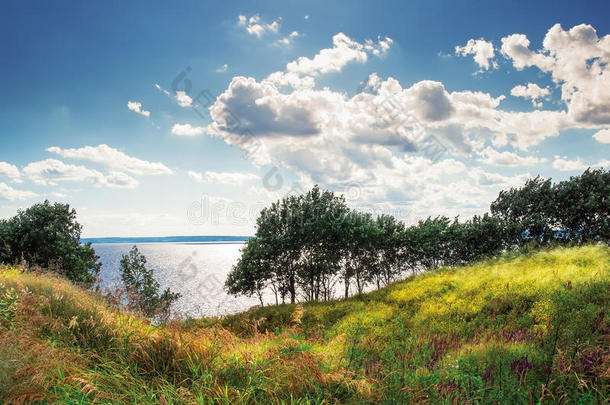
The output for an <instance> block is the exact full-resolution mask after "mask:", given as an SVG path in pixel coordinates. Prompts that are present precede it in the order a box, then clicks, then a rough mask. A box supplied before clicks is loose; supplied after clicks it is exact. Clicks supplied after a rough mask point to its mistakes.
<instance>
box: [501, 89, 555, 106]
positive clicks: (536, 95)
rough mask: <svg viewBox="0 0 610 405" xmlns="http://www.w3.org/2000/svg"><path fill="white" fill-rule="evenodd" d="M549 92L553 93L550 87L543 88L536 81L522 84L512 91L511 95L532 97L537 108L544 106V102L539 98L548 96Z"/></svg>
mask: <svg viewBox="0 0 610 405" xmlns="http://www.w3.org/2000/svg"><path fill="white" fill-rule="evenodd" d="M549 94H551V91H550V90H549V88H548V87H545V88H542V87H540V86H538V85H537V84H536V83H528V84H527V86H523V85H521V84H520V85H518V86H515V87H513V88H512V89H511V91H510V95H511V96H514V97H523V98H526V99H530V100H531V101H532V104H533V105H534V107H537V108H540V107H542V102H541V101H538V100H539V99H541V98H545V97H547V96H548V95H549Z"/></svg>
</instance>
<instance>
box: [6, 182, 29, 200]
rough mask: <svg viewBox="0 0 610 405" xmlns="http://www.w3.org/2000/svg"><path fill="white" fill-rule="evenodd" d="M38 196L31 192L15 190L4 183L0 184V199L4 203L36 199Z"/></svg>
mask: <svg viewBox="0 0 610 405" xmlns="http://www.w3.org/2000/svg"><path fill="white" fill-rule="evenodd" d="M37 196H38V194H36V193H34V192H32V191H25V190H16V189H14V188H13V187H11V186H9V185H8V184H6V183H2V182H0V199H2V200H6V201H20V200H27V199H28V198H34V197H37Z"/></svg>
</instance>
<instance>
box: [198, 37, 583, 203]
mask: <svg viewBox="0 0 610 405" xmlns="http://www.w3.org/2000/svg"><path fill="white" fill-rule="evenodd" d="M388 43H389V41H388ZM528 46H529V44H528ZM373 49H377V50H379V52H380V53H381V52H382V49H383V46H382V45H380V44H377V45H375V48H373ZM510 49H511V50H514V47H513V48H510ZM507 52H509V51H507ZM511 52H512V51H511ZM532 52H533V51H532ZM370 54H373V52H372V51H370V48H369V47H368V45H367V42H366V41H365V43H364V44H361V43H358V42H356V41H353V40H351V39H350V38H348V37H347V36H345V35H344V34H337V35H335V36H334V38H333V47H332V48H329V49H323V50H321V51H319V52H318V53H317V54H316V55H315V56H314V57H313V58H307V57H301V58H298V59H297V60H295V61H294V62H290V63H288V64H287V65H286V69H285V71H280V72H274V73H272V74H270V75H269V76H268V77H267V78H264V79H262V80H256V79H254V78H251V77H250V78H249V77H242V76H236V77H233V79H232V80H231V82H230V84H229V85H228V87H227V89H226V90H225V91H224V92H222V93H221V95H220V96H219V97H218V98H217V99H216V101H215V103H214V104H213V105H212V106H211V107H210V109H209V111H210V116H211V123H210V124H209V125H208V127H207V128H206V132H207V133H209V134H211V135H214V136H217V137H220V138H221V139H223V140H224V141H225V142H226V143H227V144H229V145H234V146H237V147H239V148H240V149H242V150H244V151H245V152H246V153H247V155H248V156H249V158H250V159H251V161H252V162H253V163H254V164H255V165H267V164H275V165H278V166H282V167H286V168H290V169H292V170H294V171H295V172H296V173H297V175H298V176H300V178H301V181H302V182H303V183H304V184H313V183H318V184H321V185H323V186H325V187H327V188H330V189H333V190H335V191H341V189H342V188H344V187H345V185H346V184H352V183H355V184H359V185H361V186H362V187H363V189H366V190H367V191H366V194H367V196H366V197H365V198H364V199H363V202H362V203H363V204H372V203H374V202H375V203H387V201H398V200H403V201H406V202H405V204H406V205H408V207H409V209H410V210H411V211H412V212H415V213H419V212H427V213H429V212H439V213H441V212H462V213H464V212H472V211H476V210H479V209H480V210H486V209H487V203H482V202H484V201H486V202H489V201H490V200H492V199H493V198H494V197H495V196H496V195H497V194H495V193H497V192H498V191H499V190H500V189H501V188H503V187H506V186H507V185H517V184H521V183H522V182H523V181H524V180H525V178H526V177H527V176H528V175H527V174H521V175H518V176H504V175H500V174H497V173H487V172H485V171H484V170H483V169H480V168H479V169H477V170H476V171H475V172H474V173H473V174H472V175H470V176H468V175H464V174H463V172H464V171H465V165H464V164H463V163H461V162H460V161H459V160H456V159H454V158H452V157H451V155H454V156H460V157H470V156H472V155H475V156H477V158H478V159H479V160H480V161H481V162H483V163H486V164H489V165H495V166H507V167H519V166H532V165H537V164H541V163H544V162H545V161H546V159H544V158H542V157H539V156H535V155H532V156H529V155H525V154H520V153H516V152H509V151H503V152H499V151H498V148H501V147H504V146H512V147H513V148H514V149H516V150H522V151H525V150H527V149H528V148H530V147H532V146H534V145H537V144H540V143H541V142H542V141H543V140H545V139H546V138H548V137H553V136H557V135H559V133H560V131H562V130H565V129H569V128H583V127H584V128H587V127H588V124H587V125H583V124H580V123H578V122H575V121H574V119H573V117H572V116H571V115H570V113H569V112H567V111H565V110H561V109H559V110H535V111H527V112H518V111H510V110H505V109H503V108H501V106H500V104H501V103H502V100H504V99H505V96H504V95H501V94H500V95H497V94H496V95H494V94H490V93H485V92H481V91H470V90H462V91H449V90H448V89H447V88H446V87H445V85H444V84H443V83H441V82H438V81H432V80H424V81H420V82H416V83H412V84H409V85H407V86H404V87H403V85H401V83H400V82H399V81H398V80H396V79H394V78H391V77H388V78H385V79H382V78H380V77H379V76H378V75H377V74H371V75H370V76H369V78H367V81H366V90H367V91H361V92H359V93H357V94H355V95H348V94H346V93H345V92H342V91H335V90H333V89H331V88H328V87H323V88H317V87H316V81H317V78H318V77H319V75H321V74H324V73H329V72H337V71H341V70H342V69H343V67H344V66H346V64H348V63H351V62H361V63H363V62H366V61H367V60H368V56H369V55H370ZM331 55H332V56H331ZM532 59H533V60H534V61H536V60H537V58H536V57H535V56H532ZM490 63H491V62H490ZM490 66H491V65H490ZM490 69H491V67H490ZM530 90H532V86H530ZM544 90H545V89H542V92H543V93H544ZM515 91H517V90H515ZM525 92H526V93H528V89H527V87H526V88H525ZM528 94H530V93H528ZM431 136H434V138H432V137H431ZM428 141H436V144H441V146H442V147H441V148H440V149H441V152H440V155H437V156H432V155H431V154H430V148H429V147H428V146H426V145H427V144H426V145H424V142H428ZM489 142H491V144H492V145H493V148H491V147H487V146H486V145H488V144H489ZM443 148H444V149H445V150H446V153H445V154H443V151H442V149H443ZM460 171H461V172H460ZM201 179H202V181H203V180H204V179H205V176H204V175H203V174H201ZM428 193H429V194H428ZM429 196H434V198H435V199H436V200H435V201H436V202H435V201H433V200H432V198H433V197H429ZM479 212H480V211H479Z"/></svg>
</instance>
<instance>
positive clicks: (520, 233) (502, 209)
mask: <svg viewBox="0 0 610 405" xmlns="http://www.w3.org/2000/svg"><path fill="white" fill-rule="evenodd" d="M490 208H491V213H492V215H493V216H495V217H496V218H498V219H500V220H501V221H502V224H503V228H504V236H505V241H506V242H505V244H506V247H512V246H521V245H524V244H525V243H527V242H530V241H536V242H538V243H546V242H548V241H550V240H551V239H552V238H553V237H554V234H555V232H556V229H555V227H554V225H555V224H554V223H553V219H552V216H553V212H552V211H553V192H552V187H551V180H550V179H543V178H541V177H539V176H538V177H536V178H534V179H530V180H528V181H527V182H526V183H525V185H524V186H523V187H521V188H511V189H510V190H509V191H501V192H500V195H499V196H498V198H497V199H496V200H495V201H494V202H492V203H491V207H490Z"/></svg>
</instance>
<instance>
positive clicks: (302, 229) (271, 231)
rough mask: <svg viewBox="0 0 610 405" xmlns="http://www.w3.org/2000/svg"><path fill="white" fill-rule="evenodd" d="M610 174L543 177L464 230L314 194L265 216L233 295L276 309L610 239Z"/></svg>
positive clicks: (234, 275) (234, 274) (505, 195)
mask: <svg viewBox="0 0 610 405" xmlns="http://www.w3.org/2000/svg"><path fill="white" fill-rule="evenodd" d="M609 196H610V172H608V171H604V170H603V169H596V170H591V169H588V170H586V171H585V172H584V173H583V174H582V175H580V176H576V177H571V178H570V179H569V180H566V181H562V182H559V183H555V184H553V183H552V182H551V180H550V179H543V178H540V177H536V178H534V179H530V180H528V181H527V182H526V184H525V185H524V186H523V187H520V188H511V189H510V190H508V191H502V192H500V194H499V195H498V197H497V199H496V200H495V201H494V202H493V203H492V204H491V207H490V212H489V213H486V214H484V215H482V216H478V215H476V216H474V217H472V218H471V219H469V220H467V221H464V222H460V221H459V220H458V218H455V219H450V218H447V217H443V216H437V217H435V218H432V217H429V218H427V219H426V220H421V221H419V222H418V223H417V224H416V225H412V226H406V225H405V224H404V223H403V222H401V221H399V220H397V219H396V218H394V217H392V216H390V215H379V216H376V217H373V216H372V215H371V214H369V213H364V212H358V211H356V210H353V209H350V208H349V207H348V206H347V204H346V202H345V199H344V198H343V196H339V195H335V194H334V193H332V192H330V191H325V190H321V189H320V188H319V187H318V186H315V187H314V188H313V189H312V190H310V191H309V192H307V193H306V194H303V195H299V196H288V197H285V198H283V199H282V200H280V201H277V202H275V203H273V204H272V205H271V206H270V207H268V208H265V209H263V210H262V211H261V213H260V216H259V218H258V219H257V229H256V234H255V236H254V237H253V238H251V239H250V240H248V242H247V244H246V246H245V247H244V249H243V250H242V255H241V258H240V259H239V261H238V263H237V264H236V265H235V266H234V267H233V269H232V271H231V273H230V274H229V276H228V278H227V281H226V287H227V290H228V291H229V292H230V293H231V294H235V295H246V296H256V297H258V298H259V300H260V302H261V305H262V304H263V294H264V291H266V290H267V289H270V290H271V291H272V292H273V294H274V295H275V301H276V303H279V302H286V301H290V302H295V301H297V300H298V299H304V300H306V301H316V300H327V299H331V298H333V293H334V292H335V290H336V286H337V285H338V283H341V284H342V285H343V291H342V292H341V293H342V295H344V296H345V297H348V296H349V295H350V294H352V293H355V292H357V293H361V292H362V291H363V290H364V289H365V288H366V287H367V286H370V285H374V286H376V287H381V286H383V285H386V284H388V283H390V282H392V281H394V280H396V279H397V278H399V277H400V276H403V275H405V274H410V273H418V272H421V271H425V270H428V269H432V268H436V267H439V266H456V265H460V264H467V263H469V262H473V261H477V260H480V259H483V258H487V257H493V256H496V255H498V254H500V253H501V252H503V251H506V250H511V249H519V248H523V247H525V246H531V245H534V246H544V245H548V244H552V243H561V244H574V243H577V244H580V243H586V242H592V241H603V242H606V243H608V241H609V240H610V200H609Z"/></svg>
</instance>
